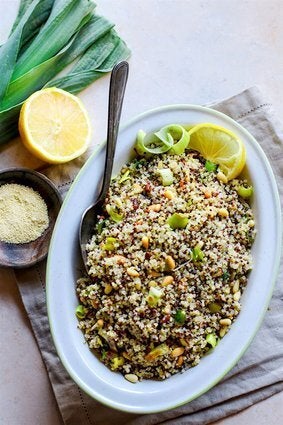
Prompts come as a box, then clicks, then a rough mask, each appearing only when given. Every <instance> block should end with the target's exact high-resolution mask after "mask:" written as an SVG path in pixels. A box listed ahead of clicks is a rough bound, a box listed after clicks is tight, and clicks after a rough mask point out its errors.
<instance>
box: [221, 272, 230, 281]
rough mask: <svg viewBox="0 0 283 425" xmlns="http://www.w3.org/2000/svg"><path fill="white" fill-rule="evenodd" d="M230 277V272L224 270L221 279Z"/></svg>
mask: <svg viewBox="0 0 283 425" xmlns="http://www.w3.org/2000/svg"><path fill="white" fill-rule="evenodd" d="M229 278H230V273H229V272H224V273H223V275H222V279H223V280H228V279H229Z"/></svg>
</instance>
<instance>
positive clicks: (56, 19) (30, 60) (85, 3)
mask: <svg viewBox="0 0 283 425" xmlns="http://www.w3.org/2000/svg"><path fill="white" fill-rule="evenodd" d="M58 3H60V8H59V4H58ZM94 7H95V4H94V3H93V2H92V1H91V0H80V1H79V2H78V1H77V0H59V2H55V3H54V6H53V9H52V11H51V14H50V16H49V18H48V20H47V22H46V23H45V25H44V26H43V28H42V29H41V31H40V32H39V34H38V35H37V36H36V38H35V39H34V40H33V42H32V43H31V45H30V46H29V47H28V48H27V50H26V51H25V52H24V53H23V55H22V56H21V57H20V58H19V60H18V61H17V64H16V66H15V69H14V72H13V80H15V79H17V78H19V77H20V76H21V75H23V74H25V73H26V72H28V71H29V70H31V69H32V68H33V67H35V66H37V65H39V64H40V63H42V62H44V61H46V60H48V59H50V58H51V57H52V56H53V55H55V54H56V53H58V52H59V51H60V50H61V49H62V48H63V47H64V46H65V45H66V43H68V41H69V40H70V39H71V37H72V36H73V35H74V33H75V32H76V31H77V30H78V29H79V27H80V24H81V22H82V20H83V19H84V18H85V17H86V16H89V18H90V17H91V16H90V12H91V11H92V10H93V9H94ZM15 32H16V31H15Z"/></svg>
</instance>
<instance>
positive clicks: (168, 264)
mask: <svg viewBox="0 0 283 425" xmlns="http://www.w3.org/2000/svg"><path fill="white" fill-rule="evenodd" d="M165 264H166V267H167V268H168V269H169V270H174V269H175V267H176V263H175V260H174V258H173V257H171V255H167V257H166V258H165Z"/></svg>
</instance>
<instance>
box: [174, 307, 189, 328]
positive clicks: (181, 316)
mask: <svg viewBox="0 0 283 425" xmlns="http://www.w3.org/2000/svg"><path fill="white" fill-rule="evenodd" d="M186 319H187V315H186V312H185V311H184V310H177V311H176V313H175V315H174V320H175V322H177V323H179V324H180V325H183V324H184V323H185V321H186Z"/></svg>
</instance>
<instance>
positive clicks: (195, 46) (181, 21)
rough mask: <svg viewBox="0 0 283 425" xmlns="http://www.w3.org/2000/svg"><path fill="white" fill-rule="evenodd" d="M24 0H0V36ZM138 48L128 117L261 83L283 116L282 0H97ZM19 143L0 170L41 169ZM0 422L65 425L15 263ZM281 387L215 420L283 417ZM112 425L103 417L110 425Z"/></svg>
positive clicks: (104, 96)
mask: <svg viewBox="0 0 283 425" xmlns="http://www.w3.org/2000/svg"><path fill="white" fill-rule="evenodd" d="M18 3H19V1H18V0H0V44H2V42H3V41H4V40H5V37H6V36H7V34H8V30H9V28H10V25H11V23H12V21H13V18H14V17H15V14H16V11H17V6H18ZM96 3H98V7H97V9H98V12H99V13H100V14H104V15H105V16H107V17H108V18H109V19H111V20H112V21H113V22H115V23H116V24H117V28H118V30H119V32H120V34H121V35H122V36H123V37H124V38H125V40H127V41H128V43H129V45H130V47H131V49H132V58H131V60H130V77H129V83H128V87H127V93H126V98H125V103H124V109H123V115H122V122H125V121H126V120H128V119H129V118H131V117H133V116H134V115H136V114H138V113H140V112H142V111H145V110H147V109H150V108H153V107H156V106H160V105H165V104H173V103H195V104H205V103H210V102H213V101H215V100H220V99H223V98H226V97H229V96H232V95H234V94H236V93H238V92H240V91H242V90H244V89H245V88H247V87H249V86H253V85H258V86H259V87H260V88H261V89H262V91H263V93H265V94H266V97H267V100H268V101H271V102H272V103H273V105H274V109H275V110H277V112H278V115H279V116H280V115H283V104H282V100H281V98H282V93H283V73H282V69H283V54H282V52H283V26H282V22H283V2H282V0H143V1H140V0H119V2H117V1H114V0H97V1H96ZM108 83H109V78H108V77H106V78H103V79H102V80H99V81H98V82H96V83H95V84H94V85H93V86H92V87H90V88H89V89H87V90H85V91H84V92H83V93H82V94H81V96H80V97H81V98H82V100H83V101H84V103H85V105H86V107H87V109H88V110H89V112H90V115H91V120H92V124H93V132H94V136H93V146H94V145H95V144H97V143H99V142H100V141H101V140H103V139H104V138H105V133H106V118H107V101H108ZM41 165H42V163H41V162H40V161H38V160H36V159H35V158H32V157H31V156H30V155H29V154H28V153H27V152H26V151H25V150H24V148H23V147H22V146H21V144H20V143H19V142H11V143H9V144H8V145H5V146H4V147H2V148H1V149H0V169H3V168H4V167H5V168H6V167H8V166H28V167H31V168H38V167H39V166H41ZM0 335H1V344H0V364H1V378H0V423H1V424H3V425H19V424H20V425H58V424H61V419H60V415H59V413H58V410H57V407H56V402H55V400H54V397H53V394H52V390H51V387H50V384H49V381H48V378H47V375H46V371H45V368H44V365H43V363H42V360H41V357H40V353H39V351H38V348H37V345H36V343H35V341H34V338H33V335H32V331H31V329H30V325H29V321H28V319H27V317H26V313H25V310H24V308H23V306H22V303H21V300H20V296H19V293H18V290H17V287H16V283H15V281H14V278H13V274H12V272H11V271H9V270H4V269H2V270H1V269H0ZM282 415H283V394H279V395H277V396H274V397H272V398H270V399H269V400H267V401H264V402H261V403H259V404H257V405H255V406H252V407H250V408H249V409H247V410H246V411H244V412H242V413H240V414H238V415H236V416H234V417H230V418H228V419H226V420H224V421H221V422H219V425H220V424H221V425H236V424H237V425H244V424H251V425H253V424H257V425H277V424H280V423H282V420H281V419H282ZM106 425H107V424H106Z"/></svg>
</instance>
